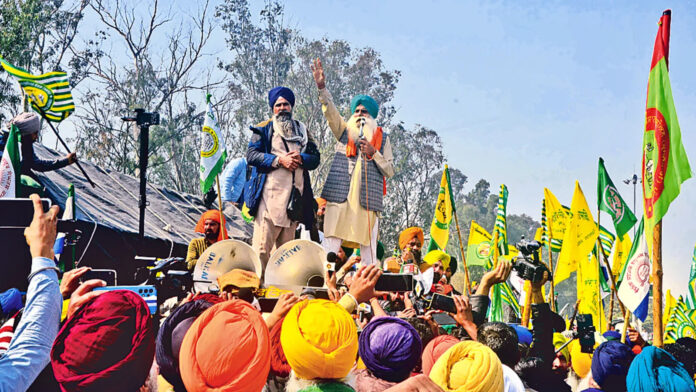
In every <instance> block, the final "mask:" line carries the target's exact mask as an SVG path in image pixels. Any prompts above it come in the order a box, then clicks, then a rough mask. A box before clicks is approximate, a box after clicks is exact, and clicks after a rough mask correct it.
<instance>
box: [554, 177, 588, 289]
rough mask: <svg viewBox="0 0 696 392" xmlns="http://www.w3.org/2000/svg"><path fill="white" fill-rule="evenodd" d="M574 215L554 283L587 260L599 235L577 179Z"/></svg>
mask: <svg viewBox="0 0 696 392" xmlns="http://www.w3.org/2000/svg"><path fill="white" fill-rule="evenodd" d="M570 213H571V214H572V216H571V217H570V220H569V221H568V226H567V228H566V231H565V235H564V236H563V247H562V248H561V253H560V254H559V255H558V267H556V275H555V276H554V278H553V282H554V284H558V283H559V282H561V281H563V280H565V279H568V277H570V273H571V272H573V271H575V270H577V269H578V263H579V261H583V260H585V261H586V260H587V255H588V254H590V252H591V251H592V249H593V248H594V246H595V244H596V243H597V237H598V236H599V229H598V228H597V224H596V223H595V221H594V218H593V217H592V212H591V211H590V207H589V206H588V205H587V200H585V195H584V194H583V193H582V189H581V188H580V183H579V182H577V181H575V192H573V201H572V202H571V203H570Z"/></svg>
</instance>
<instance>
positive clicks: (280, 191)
mask: <svg viewBox="0 0 696 392" xmlns="http://www.w3.org/2000/svg"><path fill="white" fill-rule="evenodd" d="M268 104H269V106H270V107H271V110H272V111H273V118H271V119H270V120H266V121H264V122H262V123H260V124H257V125H256V126H253V127H250V129H251V131H252V132H253V135H252V136H251V140H250V141H249V147H248V149H247V162H248V164H249V166H251V167H252V169H251V176H250V178H249V181H247V183H246V185H245V187H244V204H245V205H246V208H248V210H249V214H250V215H251V216H254V236H253V237H252V247H253V248H254V250H255V251H256V252H257V253H258V255H259V259H260V260H261V264H262V265H263V271H264V274H265V271H266V264H267V263H268V258H269V257H270V253H271V250H272V249H273V247H274V246H275V247H276V248H277V247H279V246H281V245H283V244H284V243H286V242H288V241H290V240H292V239H293V238H294V237H295V229H296V228H297V224H298V223H299V222H300V221H301V223H303V224H304V225H305V227H312V225H313V224H314V208H315V205H316V202H315V201H314V194H313V193H312V184H311V181H310V178H309V170H314V169H316V168H317V166H319V149H317V147H316V144H314V142H313V141H312V139H311V138H310V137H309V134H308V132H307V128H306V127H305V125H304V124H303V123H301V122H300V121H297V120H295V119H293V118H292V109H293V106H294V105H295V94H293V92H292V91H291V90H290V89H289V88H287V87H276V88H274V89H272V90H271V91H269V92H268ZM295 189H296V190H297V191H299V192H300V193H301V197H300V199H299V200H296V201H297V202H298V204H301V206H302V208H301V209H302V217H301V218H300V219H299V220H295V219H293V218H291V217H290V216H289V213H288V203H289V202H290V201H291V199H292V193H293V192H295Z"/></svg>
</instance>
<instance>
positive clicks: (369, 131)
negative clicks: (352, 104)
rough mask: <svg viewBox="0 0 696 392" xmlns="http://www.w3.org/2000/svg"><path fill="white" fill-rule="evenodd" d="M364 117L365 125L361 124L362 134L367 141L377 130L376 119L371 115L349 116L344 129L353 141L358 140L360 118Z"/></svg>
mask: <svg viewBox="0 0 696 392" xmlns="http://www.w3.org/2000/svg"><path fill="white" fill-rule="evenodd" d="M361 118H364V119H365V125H364V126H363V136H364V137H365V139H367V141H370V140H372V135H374V134H375V131H376V130H377V121H376V120H375V119H374V118H372V117H369V116H368V117H358V116H351V117H350V118H349V119H348V122H346V130H347V131H348V137H349V138H351V139H353V141H354V142H356V143H357V142H358V140H359V139H360V122H359V121H360V119H361Z"/></svg>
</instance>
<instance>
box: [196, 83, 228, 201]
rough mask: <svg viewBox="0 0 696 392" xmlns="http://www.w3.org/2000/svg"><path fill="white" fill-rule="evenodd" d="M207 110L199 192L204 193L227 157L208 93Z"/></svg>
mask: <svg viewBox="0 0 696 392" xmlns="http://www.w3.org/2000/svg"><path fill="white" fill-rule="evenodd" d="M206 105H207V110H206V113H205V121H204V122H203V137H202V138H201V192H203V193H206V192H208V190H209V189H210V187H211V186H213V183H214V182H215V176H217V175H218V174H220V172H222V166H223V165H224V164H225V159H226V158H227V151H226V147H225V141H224V140H223V137H222V133H221V132H220V124H218V122H217V119H215V114H214V113H213V105H212V104H211V103H210V95H208V96H207V97H206Z"/></svg>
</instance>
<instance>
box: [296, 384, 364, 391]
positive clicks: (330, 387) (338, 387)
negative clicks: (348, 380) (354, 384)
mask: <svg viewBox="0 0 696 392" xmlns="http://www.w3.org/2000/svg"><path fill="white" fill-rule="evenodd" d="M298 392H355V390H354V389H353V388H351V387H349V386H348V385H346V384H344V383H341V382H322V383H319V384H314V385H312V386H311V387H307V388H304V389H301V390H299V391H298Z"/></svg>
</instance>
